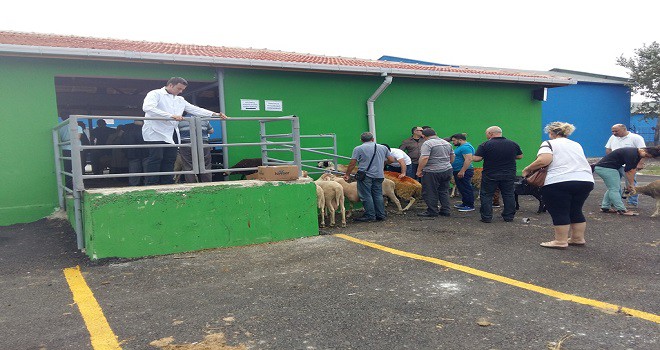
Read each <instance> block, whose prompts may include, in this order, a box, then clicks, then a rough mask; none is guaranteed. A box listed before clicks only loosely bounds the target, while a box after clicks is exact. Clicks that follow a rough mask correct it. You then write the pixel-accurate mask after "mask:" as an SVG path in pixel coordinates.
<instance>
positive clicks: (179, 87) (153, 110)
mask: <svg viewBox="0 0 660 350" xmlns="http://www.w3.org/2000/svg"><path fill="white" fill-rule="evenodd" d="M186 87H188V82H187V81H186V80H185V79H183V78H179V77H175V78H170V80H168V81H167V85H166V86H165V87H162V88H160V89H156V90H152V91H150V92H149V93H148V94H147V96H146V97H145V98H144V104H143V105H142V110H143V111H144V115H145V117H163V118H170V119H171V120H145V121H144V125H143V126H142V137H143V138H144V141H145V143H147V144H161V145H162V144H178V143H179V140H180V137H179V129H178V128H177V125H178V123H179V121H181V120H183V112H188V113H190V114H193V115H198V116H202V117H211V116H219V117H220V118H222V119H227V116H226V115H224V113H216V112H213V111H209V110H208V109H204V108H200V107H197V106H195V105H193V104H190V103H188V102H187V101H186V100H185V99H184V98H183V97H181V96H179V94H181V93H182V92H183V90H185V89H186ZM176 155H177V148H176V147H154V148H149V155H148V156H147V159H146V163H147V169H146V172H149V173H154V172H166V171H168V172H169V171H174V162H175V161H176ZM172 183H174V178H173V176H172V175H162V176H146V177H145V181H144V184H145V185H158V184H161V185H164V184H172Z"/></svg>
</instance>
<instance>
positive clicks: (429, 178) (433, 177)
mask: <svg viewBox="0 0 660 350" xmlns="http://www.w3.org/2000/svg"><path fill="white" fill-rule="evenodd" d="M452 172H453V171H452V169H449V170H446V171H443V172H438V173H434V172H433V173H432V172H426V171H425V172H424V174H423V175H424V176H422V198H424V202H426V207H427V208H426V212H427V213H428V214H431V215H438V214H439V213H438V201H440V213H441V214H450V213H451V208H450V207H449V181H450V180H451V176H452Z"/></svg>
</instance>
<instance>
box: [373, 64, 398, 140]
mask: <svg viewBox="0 0 660 350" xmlns="http://www.w3.org/2000/svg"><path fill="white" fill-rule="evenodd" d="M392 79H393V78H392V77H391V76H389V75H385V80H383V83H382V84H380V86H379V87H378V89H376V91H375V92H374V94H373V95H371V97H369V99H368V100H367V121H368V122H369V132H370V133H371V134H372V135H374V139H375V138H376V113H375V112H374V102H376V100H377V99H378V97H379V96H380V94H382V93H383V91H385V89H387V87H388V86H390V84H392Z"/></svg>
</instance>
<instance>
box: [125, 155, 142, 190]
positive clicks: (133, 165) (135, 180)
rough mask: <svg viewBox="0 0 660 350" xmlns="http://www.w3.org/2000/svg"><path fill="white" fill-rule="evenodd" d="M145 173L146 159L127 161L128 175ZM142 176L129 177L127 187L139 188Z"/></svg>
mask: <svg viewBox="0 0 660 350" xmlns="http://www.w3.org/2000/svg"><path fill="white" fill-rule="evenodd" d="M146 171H147V158H133V159H129V160H128V172H129V173H143V172H146ZM141 181H142V176H130V177H129V178H128V185H129V186H140V182H141Z"/></svg>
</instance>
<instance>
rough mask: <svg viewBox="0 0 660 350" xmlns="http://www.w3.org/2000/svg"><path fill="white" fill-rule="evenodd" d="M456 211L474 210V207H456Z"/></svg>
mask: <svg viewBox="0 0 660 350" xmlns="http://www.w3.org/2000/svg"><path fill="white" fill-rule="evenodd" d="M458 211H474V207H468V206H467V205H466V206H463V207H460V208H458Z"/></svg>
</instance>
